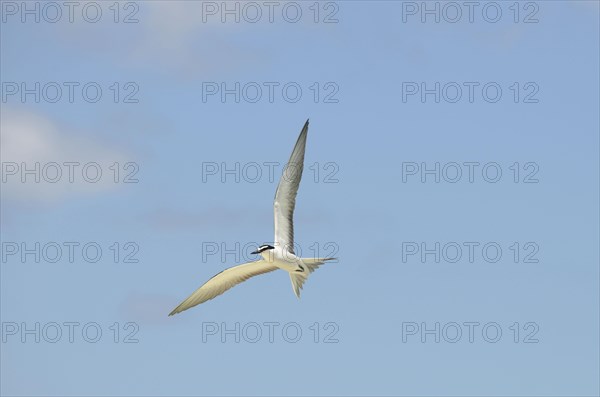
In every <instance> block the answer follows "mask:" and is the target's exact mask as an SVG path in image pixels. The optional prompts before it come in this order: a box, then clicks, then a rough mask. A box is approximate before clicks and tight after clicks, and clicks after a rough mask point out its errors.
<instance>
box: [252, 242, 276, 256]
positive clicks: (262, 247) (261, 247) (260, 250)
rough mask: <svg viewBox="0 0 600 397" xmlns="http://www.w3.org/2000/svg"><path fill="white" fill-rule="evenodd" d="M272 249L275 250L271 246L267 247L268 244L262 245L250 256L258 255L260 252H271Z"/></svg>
mask: <svg viewBox="0 0 600 397" xmlns="http://www.w3.org/2000/svg"><path fill="white" fill-rule="evenodd" d="M272 249H275V247H273V246H272V245H269V244H263V245H261V246H260V247H258V249H257V250H256V251H254V252H251V254H252V255H256V254H260V253H261V252H264V251H268V250H272Z"/></svg>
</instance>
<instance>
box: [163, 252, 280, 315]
mask: <svg viewBox="0 0 600 397" xmlns="http://www.w3.org/2000/svg"><path fill="white" fill-rule="evenodd" d="M276 269H277V267H276V266H273V265H272V264H271V263H269V262H266V261H263V260H259V261H256V262H250V263H245V264H243V265H238V266H234V267H230V268H229V269H226V270H223V271H222V272H221V273H218V274H217V275H215V276H214V277H213V278H211V279H210V280H208V281H207V282H206V283H204V285H203V286H202V287H200V288H198V289H197V290H196V291H194V293H193V294H191V295H190V296H189V297H188V298H187V299H186V300H184V301H183V302H181V303H180V304H179V306H177V307H176V308H175V309H173V311H172V312H171V313H169V316H172V315H174V314H177V313H180V312H182V311H184V310H187V309H189V308H190V307H194V306H196V305H199V304H200V303H203V302H206V301H207V300H210V299H212V298H214V297H217V296H219V295H221V294H222V293H223V292H225V291H227V290H228V289H230V288H232V287H234V286H235V285H237V284H239V283H241V282H244V281H246V280H248V279H249V278H250V277H254V276H258V275H259V274H264V273H268V272H272V271H273V270H276Z"/></svg>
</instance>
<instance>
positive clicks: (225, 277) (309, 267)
mask: <svg viewBox="0 0 600 397" xmlns="http://www.w3.org/2000/svg"><path fill="white" fill-rule="evenodd" d="M307 134H308V120H306V123H305V124H304V127H303V128H302V131H301V132H300V136H299V137H298V140H297V141H296V145H295V146H294V150H293V151H292V155H291V156H290V160H289V161H288V164H287V167H286V170H285V171H284V173H283V175H282V176H281V179H280V180H279V184H278V185H277V191H276V192H275V200H274V202H273V213H274V220H275V243H274V245H275V246H274V247H273V246H270V245H261V246H260V247H259V248H258V250H257V251H256V252H254V253H258V254H260V256H261V257H262V259H261V260H258V261H255V262H250V263H244V264H243V265H238V266H234V267H231V268H229V269H226V270H224V271H222V272H221V273H218V274H216V275H215V276H213V277H212V278H211V279H210V280H208V281H207V282H206V283H204V285H202V286H201V287H200V288H198V289H197V290H196V291H194V292H193V293H192V294H191V295H190V296H189V297H188V298H187V299H186V300H184V301H183V302H181V303H180V304H179V306H177V307H176V308H175V309H173V311H172V312H171V313H170V314H169V315H170V316H172V315H173V314H176V313H179V312H182V311H184V310H187V309H189V308H191V307H194V306H196V305H199V304H200V303H203V302H206V301H207V300H210V299H213V298H215V297H217V296H219V295H221V294H222V293H224V292H225V291H227V290H228V289H230V288H232V287H234V286H235V285H237V284H239V283H241V282H243V281H246V280H247V279H249V278H250V277H254V276H257V275H259V274H264V273H269V272H272V271H274V270H277V269H281V270H285V271H286V272H288V273H289V275H290V280H291V282H292V288H293V290H294V293H295V294H296V296H297V297H298V298H300V290H301V289H302V286H303V285H304V282H305V281H306V279H307V278H308V276H309V274H310V273H312V272H313V271H315V270H316V269H317V268H318V267H319V266H320V265H322V264H323V263H325V262H326V261H328V260H332V259H334V258H300V257H298V256H297V255H296V254H295V253H294V222H293V216H294V208H295V207H296V195H297V193H298V187H299V186H300V180H301V179H302V170H303V168H304V150H305V148H306V137H307Z"/></svg>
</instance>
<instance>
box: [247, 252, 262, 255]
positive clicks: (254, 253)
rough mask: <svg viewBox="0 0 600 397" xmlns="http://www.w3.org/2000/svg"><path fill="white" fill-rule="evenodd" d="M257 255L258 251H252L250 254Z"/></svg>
mask: <svg viewBox="0 0 600 397" xmlns="http://www.w3.org/2000/svg"><path fill="white" fill-rule="evenodd" d="M246 252H248V251H246ZM258 253H259V252H258V251H254V252H251V253H250V254H251V255H256V254H258Z"/></svg>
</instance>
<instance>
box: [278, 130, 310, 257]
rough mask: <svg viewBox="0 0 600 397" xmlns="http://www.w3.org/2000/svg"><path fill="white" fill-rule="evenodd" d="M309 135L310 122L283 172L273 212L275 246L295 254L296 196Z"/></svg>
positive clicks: (302, 132)
mask: <svg viewBox="0 0 600 397" xmlns="http://www.w3.org/2000/svg"><path fill="white" fill-rule="evenodd" d="M307 133H308V120H306V123H305V124H304V127H303V128H302V131H301V132H300V136H299V137H298V140H297V141H296V145H295V146H294V150H293V151H292V155H291V156H290V161H288V165H287V167H286V170H285V171H284V172H283V175H282V176H281V179H280V180H279V185H278V186H277V191H276V192H275V202H274V203H273V210H274V213H275V244H279V245H281V246H282V247H283V249H287V250H288V251H289V252H291V253H294V207H296V194H298V187H299V186H300V179H302V170H303V169H304V149H305V148H306V135H307Z"/></svg>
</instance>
